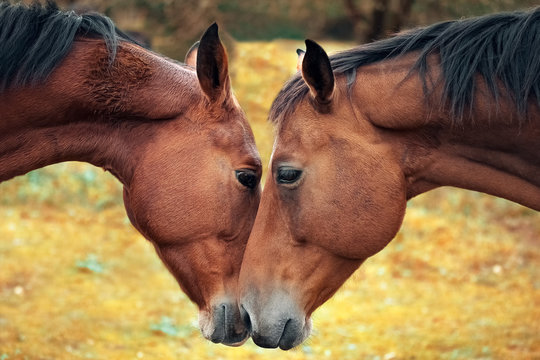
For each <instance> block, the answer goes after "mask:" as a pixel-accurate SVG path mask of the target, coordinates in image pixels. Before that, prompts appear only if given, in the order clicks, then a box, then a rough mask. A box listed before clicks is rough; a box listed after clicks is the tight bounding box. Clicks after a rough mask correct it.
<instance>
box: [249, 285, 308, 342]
mask: <svg viewBox="0 0 540 360" xmlns="http://www.w3.org/2000/svg"><path fill="white" fill-rule="evenodd" d="M244 300H245V301H243V302H242V303H241V305H240V312H241V316H242V320H243V322H244V326H245V327H246V329H249V330H250V333H251V334H250V335H251V338H252V340H253V342H254V343H255V344H256V345H258V346H260V347H263V348H277V347H279V348H281V349H282V350H289V349H292V348H293V347H295V346H297V345H299V344H300V343H301V342H302V341H303V340H304V339H305V338H306V337H307V336H308V335H309V332H310V330H311V323H310V320H308V321H306V317H305V314H304V313H303V312H302V311H300V310H299V309H298V307H297V306H296V304H295V303H294V301H292V299H291V298H290V297H289V296H287V295H286V294H284V293H282V292H274V293H273V294H272V295H270V296H268V297H265V300H266V301H264V302H263V303H262V304H260V303H258V302H257V299H255V298H254V297H252V296H248V297H247V298H245V299H244Z"/></svg>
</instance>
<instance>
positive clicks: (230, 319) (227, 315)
mask: <svg viewBox="0 0 540 360" xmlns="http://www.w3.org/2000/svg"><path fill="white" fill-rule="evenodd" d="M199 327H200V329H201V332H202V334H203V336H204V337H205V338H206V339H208V340H210V341H212V342H213V343H216V344H218V343H221V344H224V345H227V346H240V345H242V344H243V343H244V342H245V341H246V340H247V339H248V337H249V332H248V330H247V328H246V327H245V325H244V323H243V321H242V318H241V316H240V311H239V310H238V305H237V304H236V302H221V303H219V304H218V305H214V306H213V307H212V310H211V311H210V312H208V311H206V310H201V311H200V312H199Z"/></svg>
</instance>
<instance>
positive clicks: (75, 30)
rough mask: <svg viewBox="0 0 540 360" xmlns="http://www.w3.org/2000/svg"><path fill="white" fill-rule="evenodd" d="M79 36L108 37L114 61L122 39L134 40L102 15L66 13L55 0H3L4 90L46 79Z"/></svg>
mask: <svg viewBox="0 0 540 360" xmlns="http://www.w3.org/2000/svg"><path fill="white" fill-rule="evenodd" d="M78 36H84V37H94V38H102V39H104V41H105V43H106V44H107V49H108V50H109V54H110V61H111V62H112V61H113V60H114V57H115V56H116V48H117V45H118V41H119V40H128V41H131V42H133V41H132V40H130V39H129V37H128V36H127V35H126V34H124V33H123V32H121V31H120V30H118V29H117V28H116V27H115V25H114V23H113V22H112V20H111V19H109V18H108V17H106V16H103V15H101V14H97V13H88V14H83V15H77V14H76V13H75V12H73V11H69V12H63V11H60V10H59V9H58V7H57V6H56V4H55V3H54V2H52V1H47V3H46V4H44V5H42V4H40V3H37V2H35V3H34V4H32V5H30V6H27V5H24V4H22V3H18V4H11V3H10V1H5V0H1V2H0V93H1V92H3V91H5V90H6V89H7V88H9V87H10V86H23V85H29V84H35V83H39V82H40V81H43V80H44V79H46V77H47V76H48V75H49V74H50V73H51V72H52V70H54V68H55V67H56V66H57V65H58V64H59V63H60V61H61V60H62V59H63V58H64V57H65V56H66V55H67V53H68V52H69V50H70V48H71V45H72V44H73V41H74V39H75V38H76V37H78Z"/></svg>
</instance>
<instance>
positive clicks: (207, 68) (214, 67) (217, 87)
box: [196, 23, 230, 102]
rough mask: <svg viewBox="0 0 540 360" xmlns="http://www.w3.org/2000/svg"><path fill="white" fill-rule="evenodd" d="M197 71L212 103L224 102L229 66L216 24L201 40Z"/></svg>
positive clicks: (228, 89) (226, 93)
mask: <svg viewBox="0 0 540 360" xmlns="http://www.w3.org/2000/svg"><path fill="white" fill-rule="evenodd" d="M196 69H197V77H198V78H199V84H200V85H201V89H202V90H203V92H204V93H205V95H206V96H207V97H208V99H209V100H210V101H212V102H215V101H219V100H224V99H225V98H226V97H227V96H228V94H229V93H230V80H229V64H228V59H227V52H226V51H225V48H224V47H223V44H222V43H221V40H220V39H219V36H218V26H217V24H216V23H213V24H212V25H210V27H209V28H208V29H207V30H206V31H205V33H204V35H203V36H202V38H201V41H200V43H199V50H198V51H197V66H196Z"/></svg>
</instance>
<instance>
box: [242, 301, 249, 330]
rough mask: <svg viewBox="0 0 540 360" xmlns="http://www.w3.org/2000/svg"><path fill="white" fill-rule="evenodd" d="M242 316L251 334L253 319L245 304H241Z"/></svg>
mask: <svg viewBox="0 0 540 360" xmlns="http://www.w3.org/2000/svg"><path fill="white" fill-rule="evenodd" d="M240 316H241V317H242V321H243V322H244V326H245V327H246V331H247V332H248V334H250V333H251V319H250V318H249V313H248V312H247V311H246V309H245V308H244V305H240Z"/></svg>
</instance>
